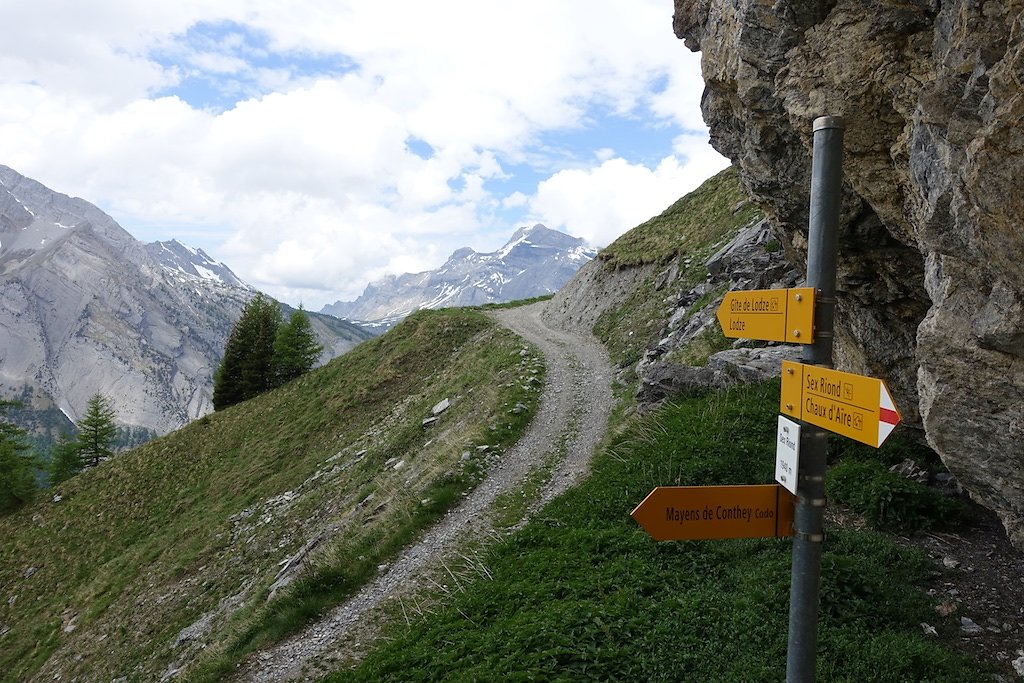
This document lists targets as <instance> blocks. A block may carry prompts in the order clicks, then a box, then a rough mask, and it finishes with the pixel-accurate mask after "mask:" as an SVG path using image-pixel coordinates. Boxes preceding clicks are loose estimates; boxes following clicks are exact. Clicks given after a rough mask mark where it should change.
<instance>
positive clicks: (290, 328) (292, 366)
mask: <svg viewBox="0 0 1024 683" xmlns="http://www.w3.org/2000/svg"><path fill="white" fill-rule="evenodd" d="M323 350H324V347H323V346H321V345H320V344H318V343H317V341H316V336H315V335H314V334H313V327H312V325H311V324H310V322H309V316H308V315H307V314H306V311H305V310H303V308H302V305H301V304H300V305H299V309H298V310H297V311H295V312H293V313H292V315H291V317H290V318H289V319H288V322H287V323H285V324H284V325H282V326H281V327H280V329H278V331H277V338H276V339H275V340H274V375H275V378H276V381H277V384H278V385H281V384H284V383H285V382H288V381H291V380H293V379H295V378H296V377H298V376H299V375H302V374H304V373H306V372H308V371H309V370H310V368H312V367H313V366H314V365H316V362H317V360H318V359H319V358H320V353H321V352H322V351H323Z"/></svg>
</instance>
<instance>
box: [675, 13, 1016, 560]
mask: <svg viewBox="0 0 1024 683" xmlns="http://www.w3.org/2000/svg"><path fill="white" fill-rule="evenodd" d="M1022 10H1024V7H1022V5H1021V4H1020V2H1017V1H1016V0H1013V1H1011V0H1004V1H987V2H968V1H967V0H946V1H944V2H939V1H938V0H817V1H813V0H804V1H800V0H788V1H783V0H778V1H776V0H675V16H674V20H673V22H674V29H675V32H676V35H677V36H678V37H680V38H682V39H683V40H684V41H685V44H686V46H687V47H688V48H690V49H691V50H699V51H700V52H701V53H702V69H703V74H704V79H705V82H706V88H705V92H704V97H703V102H702V109H703V112H704V118H705V120H706V121H707V123H708V125H709V127H710V129H711V138H712V144H713V145H714V146H715V148H716V149H718V150H719V151H720V152H721V153H723V154H725V155H726V156H728V157H729V158H730V159H732V161H733V163H734V164H735V165H736V166H737V167H738V168H739V169H740V174H741V180H742V183H743V185H744V187H745V189H746V190H747V191H748V192H749V194H750V195H751V196H752V197H753V198H754V200H755V201H756V202H757V203H758V205H759V206H760V207H761V208H762V209H763V210H764V211H765V213H766V214H767V215H768V216H769V217H770V218H771V219H773V221H775V222H776V224H777V225H778V226H779V227H780V228H781V230H780V234H782V235H783V242H784V247H785V249H786V253H787V255H788V256H789V258H790V259H791V260H793V261H794V262H795V263H798V264H802V263H803V262H804V261H805V259H806V226H807V204H808V190H809V185H810V181H809V174H810V138H811V122H812V121H813V119H814V118H815V117H817V116H821V115H839V116H843V117H844V118H845V120H846V124H847V126H846V142H845V154H846V161H845V164H844V200H843V211H842V220H841V233H840V245H841V246H840V263H839V269H840V272H839V283H838V288H839V309H838V311H837V316H836V318H837V325H838V329H837V349H836V351H837V364H838V365H839V366H840V367H842V368H843V369H847V370H851V371H855V372H862V373H866V374H872V375H876V376H881V377H884V378H886V380H887V381H888V382H889V384H890V386H891V387H892V388H893V389H894V392H895V394H896V397H897V402H898V405H899V406H900V408H901V409H902V411H903V413H904V417H905V419H906V420H907V421H908V422H909V423H911V424H914V425H917V426H919V427H921V428H923V430H924V432H925V434H926V436H927V439H928V441H929V443H930V444H931V445H932V447H933V448H935V450H936V451H938V453H939V454H940V455H941V456H942V458H943V460H944V461H945V463H946V465H947V466H948V467H949V469H950V470H951V471H952V472H953V473H954V474H955V475H956V476H957V478H958V479H959V480H960V481H961V482H962V484H963V485H964V486H965V488H966V489H967V490H968V491H969V492H970V493H971V495H972V496H973V497H974V498H975V499H976V500H978V501H979V502H981V503H983V504H985V505H987V506H989V507H991V508H992V509H993V510H995V511H996V512H997V513H998V514H999V516H1000V517H1001V519H1002V520H1003V524H1004V526H1005V527H1006V529H1007V532H1008V533H1009V535H1010V538H1011V540H1013V541H1014V543H1015V544H1016V545H1017V546H1018V547H1024V468H1022V467H1021V465H1022V464H1024V445H1022V444H1024V268H1021V259H1022V258H1024V199H1022V193H1021V192H1019V190H1018V185H1019V182H1020V178H1021V177H1024V129H1022V127H1021V125H1020V124H1021V121H1022V120H1024V91H1022V88H1021V81H1022V79H1024V42H1022V35H1024V18H1022Z"/></svg>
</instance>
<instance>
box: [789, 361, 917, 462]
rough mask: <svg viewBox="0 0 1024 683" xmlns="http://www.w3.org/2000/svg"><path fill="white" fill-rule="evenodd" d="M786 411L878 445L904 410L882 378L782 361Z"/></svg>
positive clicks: (896, 422) (795, 416) (864, 441)
mask: <svg viewBox="0 0 1024 683" xmlns="http://www.w3.org/2000/svg"><path fill="white" fill-rule="evenodd" d="M779 404H780V405H779V409H780V410H781V412H782V414H783V415H788V416H790V417H794V418H796V419H798V420H803V421H804V422H808V423H810V424H812V425H816V426H818V427H822V428H824V429H827V430H829V431H830V432H835V433H836V434H842V435H843V436H848V437H850V438H851V439H855V440H857V441H860V442H861V443H866V444H867V445H869V446H874V447H875V448H878V447H879V446H881V445H882V442H883V441H885V440H886V438H887V437H888V436H889V434H891V433H892V430H893V429H895V428H896V425H898V424H899V423H900V414H899V411H897V410H896V404H895V403H893V400H892V395H891V394H889V389H888V387H886V386H885V383H884V382H882V380H880V379H876V378H874V377H865V376H864V375H854V374H852V373H849V372H840V371H838V370H830V369H829V368H822V367H818V366H816V365H803V364H801V363H793V362H791V361H782V396H781V400H780V401H779Z"/></svg>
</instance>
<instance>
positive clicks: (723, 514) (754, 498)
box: [630, 484, 793, 541]
mask: <svg viewBox="0 0 1024 683" xmlns="http://www.w3.org/2000/svg"><path fill="white" fill-rule="evenodd" d="M630 515H631V516H632V517H633V519H635V520H636V521H637V523H638V524H640V526H642V527H643V529H644V531H646V532H647V533H648V534H650V536H651V538H653V539H654V540H655V541H697V540H708V539H717V538H772V537H777V536H792V535H793V497H792V496H791V495H790V494H789V493H788V492H787V491H786V490H785V489H783V488H782V487H781V486H779V485H778V484H762V485H754V486H659V487H657V488H656V489H654V490H653V491H651V492H650V493H649V494H648V495H647V497H646V498H644V499H643V501H641V503H640V504H639V505H637V506H636V508H635V509H634V510H633V512H631V513H630Z"/></svg>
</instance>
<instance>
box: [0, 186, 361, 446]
mask: <svg viewBox="0 0 1024 683" xmlns="http://www.w3.org/2000/svg"><path fill="white" fill-rule="evenodd" d="M253 294H254V292H253V291H252V290H250V289H249V287H248V286H246V285H245V284H244V283H242V282H241V280H239V279H238V278H237V276H235V275H234V273H232V272H231V271H230V269H229V268H227V267H226V266H224V265H223V264H220V263H217V262H215V261H213V260H212V259H211V258H210V257H209V256H207V255H206V254H204V253H203V252H201V251H199V250H196V249H190V248H188V247H185V246H184V245H181V244H179V243H177V242H167V243H154V244H152V245H144V244H142V243H141V242H139V241H137V240H136V239H135V238H133V237H132V236H131V235H130V234H128V233H127V232H126V231H125V230H124V229H123V228H121V226H119V225H118V224H117V223H116V222H115V221H114V219H112V218H111V217H110V216H108V215H107V214H105V213H103V212H102V211H101V210H100V209H98V208H96V207H95V206H93V205H92V204H90V203H88V202H86V201H85V200H82V199H77V198H71V197H68V196H66V195H62V194H59V193H57V192H54V191H52V190H50V189H48V188H46V187H45V186H43V185H41V184H40V183H38V182H36V181H34V180H32V179H30V178H26V177H24V176H22V175H20V174H18V173H17V172H15V171H14V170H12V169H10V168H7V167H6V166H0V295H2V296H0V392H2V395H3V397H9V396H12V395H15V396H20V395H24V394H26V393H30V394H32V395H33V396H35V397H36V398H37V399H39V400H44V399H45V401H44V402H47V403H49V402H51V401H52V404H54V405H56V406H57V407H58V408H59V409H60V411H61V412H63V413H64V414H65V415H66V416H67V417H68V418H69V419H71V420H72V421H76V420H78V419H79V418H80V417H81V414H82V412H83V411H84V410H85V406H86V403H87V401H88V400H89V398H90V397H91V396H92V395H93V394H95V393H97V392H100V393H103V394H105V395H106V396H107V397H109V398H110V399H111V402H112V404H113V407H114V410H115V413H116V415H117V420H118V422H120V423H121V424H123V425H126V426H133V427H145V428H147V429H151V430H154V431H156V432H157V433H164V432H167V431H170V430H172V429H176V428H177V427H180V426H182V425H183V424H185V423H186V422H188V421H189V420H191V419H194V418H196V417H198V416H200V415H203V414H205V413H207V412H209V411H210V410H211V409H212V405H211V396H212V390H213V381H212V377H213V371H214V369H215V368H216V367H217V364H218V363H219V361H220V358H221V355H222V354H223V351H224V344H225V342H226V340H227V335H228V333H229V332H230V330H231V327H232V325H233V324H234V322H235V320H237V319H238V316H239V314H240V312H241V309H242V307H243V306H244V305H245V303H246V302H247V301H248V300H249V298H250V297H251V296H253ZM331 325H332V326H333V327H334V328H335V329H331V328H329V327H328V326H327V325H326V324H324V323H323V322H322V321H321V322H318V321H314V326H315V327H316V328H317V330H318V331H319V335H318V336H319V337H320V338H321V339H323V341H322V342H321V343H324V345H325V347H327V348H328V349H329V350H330V351H331V352H332V354H333V355H337V353H338V352H339V349H338V346H339V343H338V342H339V339H340V340H342V341H341V344H340V345H341V346H342V347H344V348H351V346H354V345H355V344H356V343H358V342H359V341H361V340H363V339H365V338H366V337H367V336H368V335H366V334H365V333H363V332H362V331H361V330H358V329H356V328H354V327H353V326H351V325H348V324H346V323H344V322H343V321H340V320H335V321H333V322H332V323H331ZM339 326H340V328H344V329H338V328H339ZM34 402H35V401H34Z"/></svg>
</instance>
